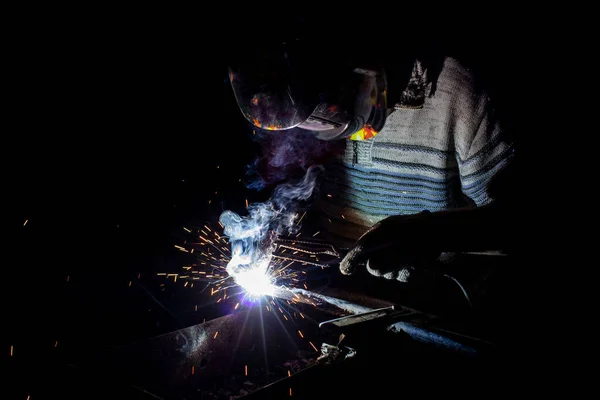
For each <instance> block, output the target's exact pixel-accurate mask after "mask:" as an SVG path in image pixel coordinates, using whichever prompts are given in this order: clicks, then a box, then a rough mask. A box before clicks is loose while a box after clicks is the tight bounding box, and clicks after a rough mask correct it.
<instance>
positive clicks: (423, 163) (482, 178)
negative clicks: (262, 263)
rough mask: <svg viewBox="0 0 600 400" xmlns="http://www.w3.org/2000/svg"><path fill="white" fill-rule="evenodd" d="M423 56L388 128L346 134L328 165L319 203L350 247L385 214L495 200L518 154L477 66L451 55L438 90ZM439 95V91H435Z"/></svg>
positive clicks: (324, 219)
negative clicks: (359, 137) (498, 177)
mask: <svg viewBox="0 0 600 400" xmlns="http://www.w3.org/2000/svg"><path fill="white" fill-rule="evenodd" d="M426 73H427V71H423V70H422V67H421V64H420V62H419V61H416V62H415V67H414V69H413V75H412V78H411V82H410V83H409V85H408V87H407V89H406V90H405V92H404V93H403V96H402V98H403V99H404V100H405V101H403V100H401V101H400V102H399V104H397V105H396V107H395V109H394V110H391V112H390V113H389V115H388V117H387V120H386V123H385V126H384V128H383V129H382V131H381V132H380V133H379V134H378V135H376V136H375V137H374V138H372V139H369V140H365V141H353V140H347V141H346V149H345V152H344V153H343V155H342V156H341V157H338V158H336V159H335V160H332V162H330V163H328V165H326V170H325V173H324V174H323V175H322V177H321V182H320V185H319V190H318V192H317V195H316V204H315V206H316V209H317V211H318V215H319V219H320V223H321V225H322V226H323V228H324V229H323V230H324V232H327V233H326V235H327V236H328V239H329V240H332V241H333V242H335V243H338V244H340V245H344V246H348V245H350V244H351V243H352V242H354V241H355V240H356V239H358V237H360V235H361V234H363V233H364V232H365V231H366V230H367V229H368V228H369V227H370V226H372V225H373V224H374V223H376V222H378V221H380V220H381V219H383V218H385V217H387V216H390V215H398V214H413V213H417V212H420V211H423V210H429V211H440V210H445V209H450V208H456V207H464V206H466V205H473V206H481V205H484V204H487V203H489V202H491V201H493V199H492V198H491V197H490V195H489V193H488V185H489V183H490V180H491V178H492V177H493V176H494V175H495V174H496V173H497V172H498V171H499V170H501V169H502V168H504V167H505V166H506V165H507V163H508V162H509V161H510V159H511V158H512V155H513V146H512V144H511V143H510V142H508V141H507V140H506V138H505V135H503V132H502V129H501V127H500V124H499V123H498V121H497V120H496V119H495V118H494V110H493V108H492V105H491V103H490V101H489V98H488V95H487V93H485V92H484V91H483V90H481V89H478V88H476V86H475V82H474V80H473V77H472V75H471V74H470V73H469V71H468V70H467V69H466V68H465V67H464V66H462V65H461V64H460V63H459V62H458V61H457V60H455V59H453V58H446V59H445V61H444V65H443V68H442V70H441V72H440V74H439V77H438V79H437V86H436V90H435V92H434V93H431V83H428V84H426V85H424V86H423V89H424V90H423V96H422V98H421V101H420V102H419V101H418V97H419V95H418V90H417V91H416V95H415V92H414V90H413V91H412V92H411V85H412V86H413V89H414V87H418V85H414V83H415V82H416V83H418V82H427V80H426ZM430 94H431V95H430Z"/></svg>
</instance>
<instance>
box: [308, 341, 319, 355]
mask: <svg viewBox="0 0 600 400" xmlns="http://www.w3.org/2000/svg"><path fill="white" fill-rule="evenodd" d="M308 343H310V345H311V346H312V348H313V349H315V351H316V352H317V353H318V352H319V350H317V348H316V347H315V345H314V344H312V342H311V341H309V342H308Z"/></svg>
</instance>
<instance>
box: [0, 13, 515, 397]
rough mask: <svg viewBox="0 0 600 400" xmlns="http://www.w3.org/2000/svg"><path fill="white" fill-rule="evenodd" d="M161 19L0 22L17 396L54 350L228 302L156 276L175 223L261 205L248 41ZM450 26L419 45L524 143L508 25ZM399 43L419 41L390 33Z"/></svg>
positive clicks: (180, 320)
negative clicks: (437, 49) (241, 96)
mask: <svg viewBox="0 0 600 400" xmlns="http://www.w3.org/2000/svg"><path fill="white" fill-rule="evenodd" d="M163 11H164V10H160V9H155V10H150V11H149V10H147V9H145V10H127V11H125V10H74V9H64V10H58V9H55V8H53V9H29V10H19V11H14V12H13V11H11V12H9V13H7V14H5V19H7V20H9V21H8V22H10V24H9V25H7V26H8V27H9V29H8V32H7V34H6V36H5V47H4V49H3V62H2V64H3V66H4V68H6V69H5V70H4V71H5V72H4V73H3V85H2V86H3V88H4V89H5V90H3V92H4V96H3V98H4V106H3V111H4V112H3V115H4V118H3V135H2V137H3V145H2V160H3V162H2V172H3V173H2V177H3V179H2V186H3V190H2V193H3V194H2V197H3V198H4V199H5V200H8V204H6V203H5V204H6V205H5V207H3V211H4V212H3V217H2V220H3V224H2V225H3V229H5V230H6V231H5V232H4V235H3V237H4V239H5V245H6V251H5V252H4V259H3V267H2V271H3V274H2V276H3V279H2V283H3V298H4V301H3V303H2V304H3V309H4V312H3V313H2V315H3V318H2V320H3V326H5V327H7V328H8V329H7V330H5V332H7V334H6V333H5V335H3V337H4V339H3V341H2V352H3V355H2V358H3V359H4V360H5V361H7V362H8V365H9V368H11V374H14V375H11V379H10V380H11V382H10V383H9V385H12V386H13V389H14V393H15V394H16V395H17V397H16V398H23V399H25V398H27V395H28V394H31V393H32V392H33V393H35V391H36V390H37V391H38V392H39V390H40V385H41V383H40V382H42V381H43V379H44V378H43V377H44V375H45V374H46V373H47V369H48V368H51V365H52V364H51V363H50V361H49V360H51V359H52V357H54V356H55V355H56V354H57V353H60V354H63V355H67V356H68V354H70V353H81V352H85V351H86V349H87V348H98V347H102V348H105V347H110V346H113V345H116V344H123V343H129V342H131V341H135V340H139V339H143V338H148V337H151V336H155V335H157V334H161V333H164V332H169V331H172V330H175V329H179V328H182V327H185V326H189V325H192V324H195V323H199V322H202V320H204V319H210V318H214V317H216V316H218V315H222V314H225V313H227V312H228V311H229V310H230V309H231V307H232V305H231V304H223V305H222V306H221V308H217V309H215V308H214V307H208V306H207V307H204V306H203V305H204V304H209V303H210V302H211V301H212V300H211V299H210V298H208V297H207V296H206V293H200V289H201V287H196V288H195V289H192V290H190V289H187V288H186V289H184V288H183V287H182V285H180V284H178V283H173V282H172V281H171V282H166V281H165V280H159V279H157V278H156V276H155V273H156V272H178V271H180V268H181V266H182V265H183V264H184V263H185V262H189V261H190V259H189V255H187V254H184V253H182V252H180V251H178V250H177V249H176V248H175V247H174V245H176V244H181V242H182V240H184V237H185V235H184V233H185V232H184V231H183V227H186V226H190V225H194V224H196V225H197V224H203V223H206V222H208V223H212V224H213V225H216V219H217V218H218V215H219V214H220V212H221V211H223V209H232V210H234V211H237V212H243V210H244V208H245V199H249V200H250V201H252V200H261V199H264V198H265V196H267V195H268V193H264V192H256V191H251V190H249V189H246V188H245V186H244V178H245V171H246V166H247V165H248V164H249V163H251V162H252V161H253V160H254V158H255V157H256V154H257V151H258V147H257V146H256V145H255V144H254V143H253V141H252V130H251V129H250V127H249V126H248V125H247V123H246V121H245V120H244V118H243V117H242V115H241V113H240V112H239V110H238V109H237V106H236V104H235V99H234V97H233V93H232V91H231V88H230V87H229V84H228V80H227V69H226V54H227V48H228V44H229V43H231V42H232V41H235V42H239V41H246V40H248V41H249V44H251V40H250V39H249V38H248V37H247V36H246V34H247V33H249V32H248V31H247V30H245V29H246V28H244V29H241V28H240V27H239V26H230V25H228V24H230V23H231V21H232V19H229V16H228V14H226V13H225V12H223V11H221V12H219V13H217V12H214V13H210V14H209V13H193V14H192V15H189V14H188V13H187V12H186V10H181V13H178V12H175V13H173V11H172V10H171V11H170V12H168V13H167V12H163ZM237 18H239V16H238V17H237ZM236 21H237V20H236ZM432 25H435V24H429V25H428V26H430V27H431V26H432ZM458 25H460V24H458ZM452 26H453V25H452V24H450V25H448V26H446V25H445V26H443V27H438V29H437V30H436V29H433V30H431V32H434V33H430V36H431V38H439V41H440V43H442V44H443V45H444V46H447V49H448V50H449V51H450V52H451V53H453V54H456V55H458V56H461V57H463V59H464V60H465V61H466V62H467V64H468V65H470V66H471V67H472V68H474V69H475V70H476V71H477V73H478V74H481V76H482V78H483V79H485V80H486V83H487V84H488V86H489V87H490V90H491V93H492V94H493V95H494V96H496V97H497V98H498V100H499V103H498V104H499V107H500V108H501V110H502V112H503V113H505V115H506V120H507V121H508V123H509V125H510V126H511V129H513V130H514V132H515V134H516V135H517V137H518V135H523V134H525V133H524V132H522V131H520V130H519V123H518V121H519V119H520V118H521V114H520V113H521V112H522V110H523V104H524V103H525V102H526V101H527V99H526V98H524V97H522V96H517V95H515V93H516V92H515V90H516V89H518V88H519V87H521V83H520V81H519V80H520V79H521V77H522V73H523V72H522V71H523V68H524V65H523V63H522V62H515V58H514V56H515V54H516V53H517V44H518V43H520V40H515V39H514V37H511V34H512V33H511V32H510V31H509V30H508V29H506V26H507V24H505V23H504V22H497V23H495V24H493V23H488V24H487V30H484V31H485V32H489V33H490V37H487V38H481V37H480V36H481V31H479V30H477V31H476V32H474V31H471V30H470V29H462V28H463V26H458V27H457V29H455V30H452V29H451V30H446V29H445V28H447V27H452ZM274 29H275V28H274ZM328 29H331V28H328ZM424 29H425V28H424ZM240 31H241V33H242V35H241V36H239V35H236V33H240ZM251 32H252V31H250V33H249V34H250V38H251ZM407 37H408V38H409V39H408V40H412V38H415V40H416V39H418V37H419V32H418V31H417V32H410V31H409V33H408V34H404V33H403V34H402V35H400V39H398V37H396V36H393V35H390V36H388V37H387V38H388V39H390V38H391V39H390V40H405V38H407ZM26 221H27V222H26ZM25 222H26V223H25ZM138 274H139V278H138ZM130 282H131V285H130ZM161 283H164V284H165V286H164V287H161V286H159V285H160V284H161ZM195 305H199V308H198V310H197V311H195V308H194V306H195ZM11 346H13V355H12V356H10V348H11ZM12 378H14V379H12ZM11 393H12V390H11ZM32 398H34V397H32Z"/></svg>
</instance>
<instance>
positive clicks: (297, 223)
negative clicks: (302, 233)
mask: <svg viewBox="0 0 600 400" xmlns="http://www.w3.org/2000/svg"><path fill="white" fill-rule="evenodd" d="M305 215H306V211H304V214H302V216H301V217H300V219H299V220H298V222H296V225H300V221H302V218H304V216H305Z"/></svg>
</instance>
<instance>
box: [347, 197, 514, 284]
mask: <svg viewBox="0 0 600 400" xmlns="http://www.w3.org/2000/svg"><path fill="white" fill-rule="evenodd" d="M512 220H513V218H512V216H511V215H509V213H508V212H507V211H506V210H504V209H501V208H499V207H498V206H495V205H488V206H483V207H477V208H468V209H457V210H449V211H440V212H434V213H430V212H427V211H425V212H422V213H418V214H414V215H399V216H391V217H388V218H386V219H384V220H382V221H380V222H379V223H377V224H376V225H374V226H373V227H372V228H371V229H370V230H369V231H367V232H366V233H365V234H364V235H363V236H362V237H361V238H360V239H359V240H358V241H357V242H356V244H355V246H354V247H353V248H352V249H351V250H350V251H349V252H348V253H347V255H346V256H345V257H344V259H343V260H342V262H341V263H340V270H341V272H342V273H343V274H346V275H350V274H352V273H353V272H354V271H355V270H356V269H357V268H367V270H368V271H369V272H370V273H371V274H373V275H375V276H381V277H385V278H387V279H397V280H399V281H403V282H407V281H409V280H410V279H411V278H412V277H413V276H415V275H416V274H418V272H419V271H423V270H427V269H428V267H430V266H432V265H433V264H434V263H436V261H437V259H438V257H439V256H440V254H441V253H442V252H460V251H468V252H472V251H485V250H509V248H510V247H511V241H512V238H511V233H510V232H511V230H512V229H509V228H510V226H509V225H510V224H511V223H512V222H511V221H512Z"/></svg>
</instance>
